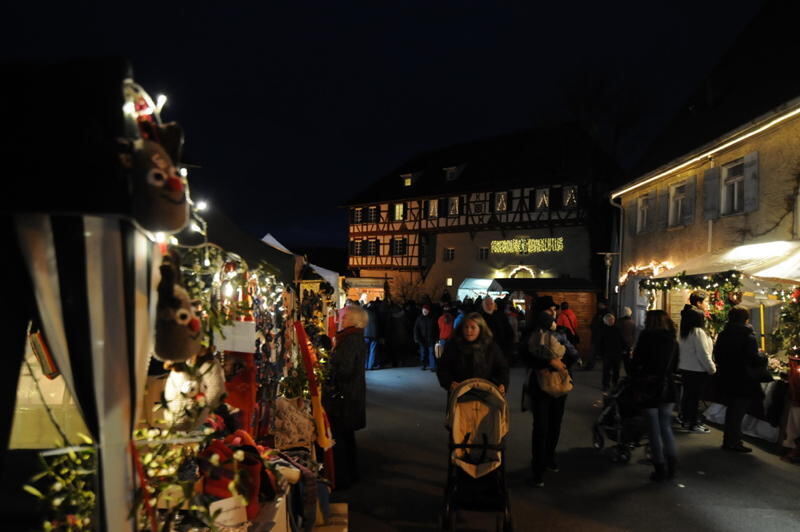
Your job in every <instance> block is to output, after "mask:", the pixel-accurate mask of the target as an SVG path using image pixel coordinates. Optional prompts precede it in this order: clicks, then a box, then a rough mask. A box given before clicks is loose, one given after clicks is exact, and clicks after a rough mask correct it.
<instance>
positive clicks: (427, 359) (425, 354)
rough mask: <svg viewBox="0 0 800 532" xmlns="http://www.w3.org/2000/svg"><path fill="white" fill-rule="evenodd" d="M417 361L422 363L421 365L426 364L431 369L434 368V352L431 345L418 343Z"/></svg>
mask: <svg viewBox="0 0 800 532" xmlns="http://www.w3.org/2000/svg"><path fill="white" fill-rule="evenodd" d="M419 361H420V362H421V363H422V365H423V366H427V367H429V368H431V369H436V354H435V353H434V350H433V346H432V345H422V344H420V346H419Z"/></svg>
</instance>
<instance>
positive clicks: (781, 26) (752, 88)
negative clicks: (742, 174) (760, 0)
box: [632, 0, 800, 178]
mask: <svg viewBox="0 0 800 532" xmlns="http://www.w3.org/2000/svg"><path fill="white" fill-rule="evenodd" d="M798 18H800V2H796V1H790V0H770V1H768V2H766V3H765V5H764V7H763V8H762V10H761V11H760V12H759V14H758V15H756V17H754V18H753V20H752V21H751V22H750V24H749V25H748V26H747V27H746V28H745V29H744V31H743V32H742V33H741V35H740V36H739V38H738V39H737V40H736V42H735V43H734V45H733V46H732V47H731V48H730V49H729V50H728V51H727V52H726V53H725V54H724V55H723V56H722V58H721V60H720V62H719V63H718V64H717V65H716V66H715V67H714V68H713V69H712V70H711V72H710V74H709V75H708V77H707V78H706V79H705V80H703V82H702V83H701V84H700V85H699V86H698V88H697V90H696V91H695V92H694V93H693V94H692V95H691V96H690V98H689V99H688V101H687V102H686V103H685V104H684V105H683V106H682V107H681V109H680V110H679V111H678V113H677V114H676V116H675V117H674V118H673V120H672V121H671V123H670V124H669V125H668V126H667V128H666V129H665V130H664V132H663V133H662V134H661V135H660V136H659V138H658V139H657V140H656V141H655V142H654V143H653V145H652V147H651V148H650V150H649V151H648V152H647V153H646V154H645V156H644V157H643V158H642V160H641V162H640V163H639V164H638V165H637V166H636V168H635V169H634V171H633V172H632V177H635V178H638V177H640V176H643V175H645V174H647V173H649V172H653V171H654V170H656V169H659V168H661V167H662V166H664V165H667V164H668V163H670V162H671V161H674V160H675V159H677V158H680V157H681V156H683V155H686V154H688V153H690V152H692V151H693V150H695V149H696V148H698V147H699V146H702V145H705V144H707V143H708V142H710V141H712V140H714V139H717V138H719V137H722V136H724V135H725V134H726V133H728V132H731V131H733V130H735V129H737V128H738V127H739V126H741V125H743V124H746V123H748V122H750V121H752V120H754V119H755V118H757V117H759V116H762V115H765V114H767V113H768V112H769V111H771V110H773V109H775V108H777V107H779V106H781V105H782V104H784V103H786V102H788V101H790V100H792V99H793V98H796V97H797V96H800V76H798V75H797V69H796V67H795V66H794V64H793V62H792V61H791V59H790V58H793V57H797V55H798V53H800V39H797V36H796V32H797V27H796V26H797V20H798Z"/></svg>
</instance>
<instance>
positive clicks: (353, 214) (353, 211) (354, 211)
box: [350, 209, 356, 224]
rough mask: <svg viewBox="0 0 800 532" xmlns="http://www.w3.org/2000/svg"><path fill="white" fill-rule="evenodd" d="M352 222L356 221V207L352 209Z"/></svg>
mask: <svg viewBox="0 0 800 532" xmlns="http://www.w3.org/2000/svg"><path fill="white" fill-rule="evenodd" d="M350 223H351V224H354V223H356V210H355V209H350Z"/></svg>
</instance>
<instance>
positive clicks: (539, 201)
mask: <svg viewBox="0 0 800 532" xmlns="http://www.w3.org/2000/svg"><path fill="white" fill-rule="evenodd" d="M549 207H550V190H549V189H546V188H540V189H537V190H536V210H537V211H545V210H547V209H548V208H549Z"/></svg>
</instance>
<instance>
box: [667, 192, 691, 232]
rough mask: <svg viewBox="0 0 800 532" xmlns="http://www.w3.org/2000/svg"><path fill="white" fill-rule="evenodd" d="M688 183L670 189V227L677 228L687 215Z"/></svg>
mask: <svg viewBox="0 0 800 532" xmlns="http://www.w3.org/2000/svg"><path fill="white" fill-rule="evenodd" d="M686 208H687V205H686V182H685V181H684V182H683V183H680V184H677V185H673V186H671V187H669V226H670V227H675V226H678V225H681V224H682V223H683V216H684V215H685V214H686V212H685V211H686Z"/></svg>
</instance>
